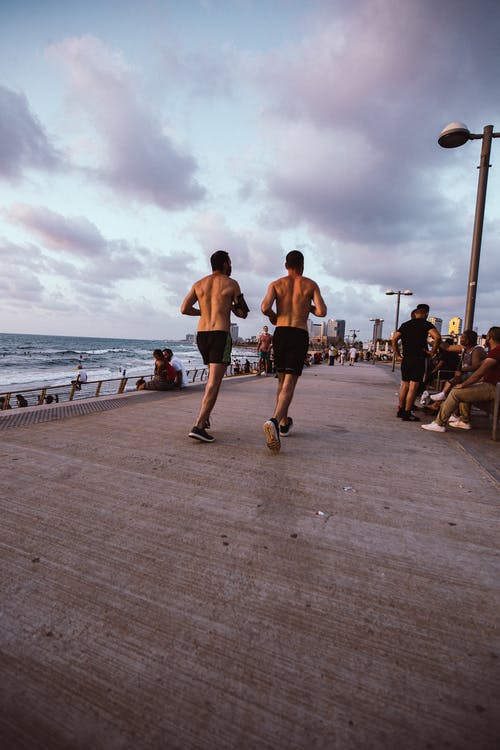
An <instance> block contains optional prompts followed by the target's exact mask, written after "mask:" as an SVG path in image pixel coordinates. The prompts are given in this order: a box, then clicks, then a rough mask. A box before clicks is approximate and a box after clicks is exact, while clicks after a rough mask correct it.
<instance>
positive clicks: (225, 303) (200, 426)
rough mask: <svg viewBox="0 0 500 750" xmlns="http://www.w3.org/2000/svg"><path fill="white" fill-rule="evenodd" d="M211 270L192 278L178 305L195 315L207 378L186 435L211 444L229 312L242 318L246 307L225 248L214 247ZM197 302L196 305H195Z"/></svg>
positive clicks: (227, 352) (227, 349)
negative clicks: (215, 250)
mask: <svg viewBox="0 0 500 750" xmlns="http://www.w3.org/2000/svg"><path fill="white" fill-rule="evenodd" d="M210 264H211V266H212V273H211V274H210V276H205V277H204V278H203V279H200V280H199V281H196V282H195V283H194V284H193V287H192V289H191V291H190V292H189V294H188V295H187V297H186V299H185V300H184V302H183V303H182V305H181V313H182V314H183V315H198V316H199V317H200V321H199V323H198V333H197V335H196V343H197V345H198V349H199V350H200V354H201V356H202V357H203V362H204V364H205V365H208V380H207V385H206V387H205V393H204V394H203V399H202V402H201V408H200V413H199V414H198V419H197V422H196V424H195V425H194V427H193V429H192V430H191V432H190V433H189V437H191V438H194V439H195V440H201V441H202V442H204V443H213V441H214V440H215V438H214V437H213V436H212V435H209V434H208V432H207V427H210V414H211V413H212V409H213V408H214V406H215V402H216V401H217V396H218V395H219V388H220V384H221V382H222V378H223V377H224V373H225V372H226V368H227V366H228V365H229V364H230V363H231V345H232V341H231V335H230V333H229V332H230V330H231V313H232V312H234V314H235V315H236V316H237V317H238V318H246V317H247V315H248V312H249V310H248V306H247V304H246V302H245V299H244V297H243V295H242V293H241V290H240V285H239V284H238V282H237V281H235V280H234V279H230V278H229V277H230V276H231V259H230V258H229V254H228V253H227V252H226V251H225V250H217V252H215V253H214V254H213V255H212V257H211V258H210ZM196 303H198V307H195V305H196Z"/></svg>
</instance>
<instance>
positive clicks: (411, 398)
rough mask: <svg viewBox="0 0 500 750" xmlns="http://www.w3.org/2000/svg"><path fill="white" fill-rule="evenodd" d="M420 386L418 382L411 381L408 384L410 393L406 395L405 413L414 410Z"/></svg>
mask: <svg viewBox="0 0 500 750" xmlns="http://www.w3.org/2000/svg"><path fill="white" fill-rule="evenodd" d="M419 386H420V382H419V381H418V380H416V381H415V380H410V382H409V383H408V391H407V393H406V399H405V411H411V410H412V408H413V404H414V403H415V399H416V398H417V391H418V389H419Z"/></svg>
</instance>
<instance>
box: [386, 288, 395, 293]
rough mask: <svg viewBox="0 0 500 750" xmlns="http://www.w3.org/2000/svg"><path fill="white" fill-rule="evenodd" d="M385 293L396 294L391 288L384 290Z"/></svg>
mask: <svg viewBox="0 0 500 750" xmlns="http://www.w3.org/2000/svg"><path fill="white" fill-rule="evenodd" d="M386 294H397V292H395V291H394V290H393V289H388V290H387V291H386Z"/></svg>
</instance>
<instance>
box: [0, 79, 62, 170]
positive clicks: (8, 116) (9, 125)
mask: <svg viewBox="0 0 500 750" xmlns="http://www.w3.org/2000/svg"><path fill="white" fill-rule="evenodd" d="M61 166H62V156H61V154H60V153H59V151H57V149H56V148H55V147H54V146H53V145H52V143H51V141H50V139H49V136H48V135H47V133H46V132H45V130H44V129H43V127H42V125H41V124H40V122H39V121H38V119H37V118H36V116H35V115H34V114H33V113H32V112H31V110H30V107H29V104H28V101H27V99H26V97H25V96H23V95H22V94H18V93H16V92H15V91H12V90H10V89H8V88H6V87H5V86H0V177H3V178H4V179H6V180H10V181H12V182H16V181H19V180H20V179H21V178H22V177H23V174H24V171H25V170H26V169H39V170H42V171H54V170H56V169H59V168H60V167H61Z"/></svg>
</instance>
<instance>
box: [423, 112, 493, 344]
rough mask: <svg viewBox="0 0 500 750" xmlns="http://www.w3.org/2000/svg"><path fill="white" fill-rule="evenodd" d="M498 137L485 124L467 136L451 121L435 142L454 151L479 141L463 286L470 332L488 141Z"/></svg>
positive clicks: (465, 130)
mask: <svg viewBox="0 0 500 750" xmlns="http://www.w3.org/2000/svg"><path fill="white" fill-rule="evenodd" d="M492 138H500V133H494V132H493V125H485V127H484V128H483V134H482V135H480V134H477V133H471V132H470V131H469V128H468V127H467V125H464V123H463V122H451V123H450V124H449V125H447V126H446V127H445V128H443V130H442V131H441V133H440V135H439V138H438V143H439V145H440V146H442V147H443V148H457V147H458V146H463V145H464V143H467V141H475V140H480V139H482V141H483V143H482V146H481V160H480V164H479V180H478V185H477V198H476V213H475V216H474V230H473V233H472V248H471V256H470V268H469V283H468V286H467V301H466V303H465V318H464V330H466V331H467V330H472V324H473V322H474V309H475V307H476V292H477V277H478V272H479V257H480V255H481V239H482V236H483V223H484V206H485V202H486V186H487V184H488V169H489V168H490V151H491V139H492Z"/></svg>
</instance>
